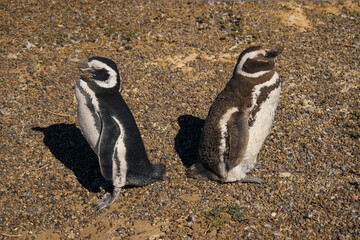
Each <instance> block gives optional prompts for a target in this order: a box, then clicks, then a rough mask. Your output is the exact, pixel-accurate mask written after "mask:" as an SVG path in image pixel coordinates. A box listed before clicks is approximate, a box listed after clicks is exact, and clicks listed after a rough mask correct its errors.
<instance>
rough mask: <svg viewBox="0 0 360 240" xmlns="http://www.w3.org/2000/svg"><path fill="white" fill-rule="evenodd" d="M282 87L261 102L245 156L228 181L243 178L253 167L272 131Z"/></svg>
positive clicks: (229, 174)
mask: <svg viewBox="0 0 360 240" xmlns="http://www.w3.org/2000/svg"><path fill="white" fill-rule="evenodd" d="M280 92H281V87H280V86H279V87H278V88H276V89H274V90H273V91H271V92H270V93H269V96H268V98H267V99H266V100H265V101H264V102H263V103H262V104H261V106H260V109H259V111H258V112H257V113H256V118H255V120H254V122H253V125H252V126H251V127H249V140H248V145H247V148H246V152H245V155H244V158H243V159H242V161H241V162H240V164H239V165H237V166H236V167H234V168H233V169H231V170H230V171H229V172H228V175H227V178H226V181H227V182H234V181H239V180H241V179H243V178H244V177H245V176H246V173H248V172H249V171H250V170H252V169H253V167H254V165H255V163H256V158H257V155H258V153H259V152H260V149H261V147H262V145H263V143H264V141H265V139H266V137H267V135H268V134H269V132H270V129H271V125H272V122H273V120H274V117H275V110H276V108H277V105H278V103H279V100H280Z"/></svg>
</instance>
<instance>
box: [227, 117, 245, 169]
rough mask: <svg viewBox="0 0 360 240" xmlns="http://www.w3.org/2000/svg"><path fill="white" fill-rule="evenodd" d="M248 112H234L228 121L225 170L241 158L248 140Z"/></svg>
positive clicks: (237, 163)
mask: <svg viewBox="0 0 360 240" xmlns="http://www.w3.org/2000/svg"><path fill="white" fill-rule="evenodd" d="M248 116H249V112H248V111H247V112H237V113H235V114H234V115H233V116H232V117H231V119H230V120H229V123H228V125H227V126H228V131H227V132H228V137H227V153H228V157H225V166H226V170H227V171H230V170H231V169H233V168H234V167H236V166H237V165H239V163H240V162H241V160H242V159H243V157H244V155H245V152H246V148H247V144H248V140H249V127H248V126H249V125H248Z"/></svg>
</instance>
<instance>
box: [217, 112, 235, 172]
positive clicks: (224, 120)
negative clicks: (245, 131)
mask: <svg viewBox="0 0 360 240" xmlns="http://www.w3.org/2000/svg"><path fill="white" fill-rule="evenodd" d="M238 111H239V109H238V108H237V107H233V108H230V109H228V110H227V111H226V113H225V114H224V115H223V116H222V117H221V119H220V121H219V128H220V145H219V152H220V162H221V163H222V164H223V163H224V153H225V151H226V137H227V135H228V127H227V124H228V121H229V119H230V118H231V116H232V115H233V114H234V113H235V112H238ZM224 167H225V166H224ZM224 171H225V169H224Z"/></svg>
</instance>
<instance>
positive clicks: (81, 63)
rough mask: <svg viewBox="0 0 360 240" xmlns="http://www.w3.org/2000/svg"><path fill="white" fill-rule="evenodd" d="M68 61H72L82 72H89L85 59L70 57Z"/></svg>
mask: <svg viewBox="0 0 360 240" xmlns="http://www.w3.org/2000/svg"><path fill="white" fill-rule="evenodd" d="M69 62H72V63H74V64H75V65H76V66H77V67H78V68H79V69H80V71H82V72H91V68H90V67H89V64H88V62H87V60H83V59H78V58H70V59H69Z"/></svg>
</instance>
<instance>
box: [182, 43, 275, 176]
mask: <svg viewBox="0 0 360 240" xmlns="http://www.w3.org/2000/svg"><path fill="white" fill-rule="evenodd" d="M281 51H282V50H281V49H279V48H276V49H273V50H270V51H265V50H264V49H263V48H262V47H260V46H254V47H249V48H247V49H246V50H244V51H243V52H242V53H241V54H240V56H239V59H238V61H237V64H236V67H235V70H234V73H233V76H232V78H231V79H230V81H229V82H228V83H227V84H226V87H225V89H224V90H223V91H222V92H220V93H219V95H218V96H217V97H216V99H215V102H214V103H213V104H212V106H211V108H210V111H209V114H208V116H207V118H206V120H205V125H204V128H203V132H202V136H201V139H200V143H199V149H198V159H197V162H196V163H195V164H194V165H192V166H191V167H190V168H189V169H188V174H189V175H190V176H192V177H195V178H200V179H211V180H216V181H219V182H236V181H238V182H254V183H262V182H263V180H261V179H258V178H256V177H252V176H247V175H246V174H247V173H248V172H249V171H250V170H252V169H253V168H254V166H255V163H256V158H257V155H258V153H259V151H260V149H261V146H262V144H263V143H264V141H265V138H266V136H267V135H268V134H269V132H270V128H271V125H272V122H273V119H274V115H275V109H276V107H277V105H278V103H279V99H280V90H281V87H280V80H279V75H278V74H277V72H275V71H274V65H275V62H274V58H275V57H276V56H277V55H278V54H280V53H281Z"/></svg>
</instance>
